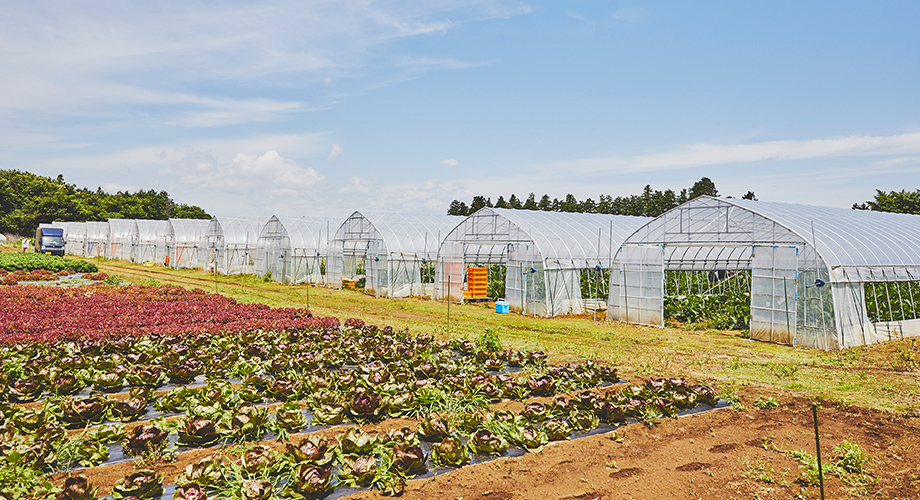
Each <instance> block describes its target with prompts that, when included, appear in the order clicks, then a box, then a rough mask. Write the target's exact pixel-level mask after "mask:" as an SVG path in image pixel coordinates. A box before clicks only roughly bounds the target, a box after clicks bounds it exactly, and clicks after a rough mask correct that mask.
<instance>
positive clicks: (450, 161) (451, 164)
mask: <svg viewBox="0 0 920 500" xmlns="http://www.w3.org/2000/svg"><path fill="white" fill-rule="evenodd" d="M459 164H460V162H459V161H457V160H455V159H453V158H448V159H447V160H444V161H442V162H441V165H447V166H448V167H456V166H457V165H459Z"/></svg>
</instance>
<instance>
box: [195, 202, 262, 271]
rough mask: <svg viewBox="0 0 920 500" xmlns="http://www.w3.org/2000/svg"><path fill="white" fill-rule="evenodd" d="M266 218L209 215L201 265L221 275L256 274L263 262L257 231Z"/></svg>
mask: <svg viewBox="0 0 920 500" xmlns="http://www.w3.org/2000/svg"><path fill="white" fill-rule="evenodd" d="M266 222H267V219H261V218H254V217H214V218H212V219H211V222H210V223H208V229H207V231H206V232H205V238H204V241H205V242H206V245H207V253H206V254H204V256H203V257H204V259H205V260H204V261H203V262H202V267H204V269H205V270H206V271H211V272H216V273H217V274H222V275H225V276H230V275H235V274H253V275H255V274H257V270H258V269H261V268H262V267H263V266H264V263H263V260H264V258H265V253H264V252H263V249H262V246H261V245H260V244H259V234H261V232H262V228H263V227H264V226H265V223H266Z"/></svg>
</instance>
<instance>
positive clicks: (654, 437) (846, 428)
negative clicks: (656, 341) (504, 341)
mask: <svg viewBox="0 0 920 500" xmlns="http://www.w3.org/2000/svg"><path fill="white" fill-rule="evenodd" d="M768 397H773V398H774V399H775V400H776V401H777V402H778V404H779V406H778V407H775V408H768V409H758V408H756V407H754V406H752V405H751V404H750V403H751V402H754V401H756V400H757V398H768ZM742 402H743V403H747V405H746V406H747V409H744V410H739V409H738V407H737V406H736V407H735V408H728V409H722V410H716V411H710V412H707V413H702V414H697V415H689V416H685V417H680V418H676V419H665V420H661V421H659V422H658V423H656V424H652V425H645V424H632V425H628V426H625V427H621V428H620V429H619V430H617V431H614V432H610V433H606V434H598V435H594V436H589V437H584V438H579V439H576V440H571V441H565V442H555V443H550V444H548V445H547V446H545V447H544V449H543V451H542V452H541V453H531V454H526V455H524V456H521V457H515V458H500V459H498V460H495V461H492V462H488V463H483V464H478V465H472V466H466V467H462V468H460V469H457V470H455V471H452V472H449V473H447V474H442V475H438V476H435V477H432V478H427V479H418V480H411V481H409V482H408V487H407V489H406V491H405V493H404V494H403V495H402V498H405V499H432V498H434V499H451V500H496V499H560V500H562V499H567V500H574V499H585V500H590V499H631V498H634V499H663V498H687V499H696V498H713V499H716V498H717V499H731V498H736V499H751V498H760V499H788V498H819V495H820V492H819V487H818V486H817V485H810V484H808V483H807V482H806V481H805V480H804V479H803V478H804V476H803V473H802V469H801V468H800V465H801V464H800V462H798V461H796V460H794V459H792V458H790V456H789V454H788V453H786V452H788V451H790V450H804V451H807V452H808V453H811V454H814V452H815V441H814V424H813V419H812V410H811V403H812V400H810V399H804V398H801V397H797V396H788V395H786V396H784V395H782V394H767V393H764V392H763V391H762V390H758V392H757V393H754V392H753V391H752V390H750V389H748V393H744V391H742ZM507 404H509V403H506V405H507ZM510 404H511V405H514V404H516V403H510ZM821 404H822V407H821V408H820V409H819V411H818V420H819V425H820V437H821V452H822V459H823V461H824V464H825V465H826V464H828V463H831V462H833V461H834V460H835V455H837V453H835V451H834V447H835V446H837V445H839V444H840V443H841V442H842V441H843V440H848V441H850V442H853V443H856V444H858V445H860V446H861V447H862V449H863V450H865V452H866V453H867V454H868V455H870V456H871V460H870V461H869V462H868V463H867V464H866V465H865V468H864V469H865V474H864V475H862V476H860V475H858V474H847V475H846V478H847V480H848V481H849V482H850V483H852V484H846V483H845V482H844V481H843V480H842V479H841V478H839V477H836V476H833V475H831V476H826V477H825V483H824V487H825V494H826V498H883V499H896V498H897V499H906V498H920V420H918V419H917V418H908V417H905V416H898V415H893V414H890V413H886V412H882V411H878V410H871V409H865V408H858V407H854V406H844V405H841V404H839V403H833V402H827V401H825V402H822V403H821ZM403 426H410V427H414V426H415V422H414V421H412V420H405V419H397V420H392V421H386V422H384V423H382V424H378V425H376V426H374V425H369V426H365V430H367V431H368V432H373V431H377V432H386V430H387V429H390V428H400V427H403ZM340 431H341V429H336V428H333V429H328V430H326V431H323V433H325V434H327V435H329V436H330V437H331V436H332V435H334V434H336V433H338V432H340ZM292 438H293V439H296V438H297V436H292ZM265 444H271V445H272V446H275V447H276V448H278V449H279V451H280V449H281V448H282V447H283V445H282V444H281V443H278V442H267V443H265ZM217 451H219V450H218V449H216V448H210V449H202V450H195V451H191V452H186V453H182V454H180V455H179V456H178V457H177V460H176V461H175V462H172V463H163V462H160V463H157V464H154V466H153V467H154V468H155V469H157V470H159V471H160V472H161V473H163V474H164V476H165V478H166V483H167V484H171V483H172V482H173V481H174V478H175V476H176V475H178V474H181V472H182V471H183V470H184V468H185V466H186V465H187V464H189V463H192V462H195V461H197V460H200V459H201V458H204V457H205V456H208V455H210V454H212V453H215V452H217ZM147 465H148V466H149V465H150V464H147ZM133 468H134V464H132V463H123V464H116V465H111V466H105V467H96V468H93V469H89V470H84V471H82V473H83V474H84V475H86V476H87V477H88V479H89V480H90V482H91V483H92V484H94V485H96V486H98V487H99V488H100V491H99V492H100V493H101V494H102V493H104V494H108V493H109V492H110V491H111V488H112V485H113V484H114V483H115V481H116V480H118V479H120V478H121V477H124V476H125V475H127V474H130V473H131V472H132V470H133ZM63 477H64V475H57V476H55V479H56V480H57V482H62V481H63ZM857 480H859V481H858V482H862V483H865V484H864V485H862V486H859V485H853V484H858V482H857ZM380 497H381V495H380V493H379V492H377V491H365V492H361V493H357V494H354V495H352V496H350V497H348V498H353V499H371V498H380Z"/></svg>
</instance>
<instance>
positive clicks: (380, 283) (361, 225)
mask: <svg viewBox="0 0 920 500" xmlns="http://www.w3.org/2000/svg"><path fill="white" fill-rule="evenodd" d="M462 220H463V218H462V217H457V216H450V215H413V214H395V213H362V212H355V213H353V214H352V215H351V216H350V217H348V219H346V220H345V222H344V223H342V224H341V226H339V228H338V229H337V230H336V232H335V234H334V235H333V237H332V240H331V241H330V246H329V258H328V264H327V265H328V273H327V278H328V279H327V284H328V285H329V286H332V287H336V288H340V287H341V286H342V280H346V279H348V280H358V279H360V278H362V277H363V278H365V288H364V292H365V293H368V294H373V295H377V296H380V297H408V296H419V297H430V296H431V295H432V294H433V292H434V283H433V282H431V283H429V282H428V281H433V279H426V278H425V277H424V276H426V275H427V274H423V266H431V265H433V263H434V262H435V260H436V259H437V253H438V247H439V246H440V244H441V239H442V238H443V237H444V235H446V234H447V233H448V232H450V230H452V229H453V228H454V227H455V226H456V225H457V224H458V223H459V222H460V221H462ZM362 271H363V272H362Z"/></svg>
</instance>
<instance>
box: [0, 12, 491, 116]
mask: <svg viewBox="0 0 920 500" xmlns="http://www.w3.org/2000/svg"><path fill="white" fill-rule="evenodd" d="M508 11H509V9H507V8H504V7H503V6H502V5H501V0H493V1H488V0H487V1H478V0H466V1H460V2H440V1H432V2H424V3H422V4H419V3H415V2H405V3H402V2H390V3H386V4H378V3H375V2H365V1H359V0H354V1H342V2H311V3H309V4H306V5H305V4H303V3H301V2H294V1H280V2H273V3H271V4H269V5H263V4H257V5H256V4H253V5H250V4H227V3H220V4H215V3H211V2H194V1H193V2H178V1H176V2H169V1H166V2H158V3H155V4H144V5H139V6H138V5H135V6H132V7H131V8H126V7H120V6H118V5H115V4H93V3H90V4H80V5H76V4H66V3H64V4H60V3H54V4H53V5H47V2H43V1H37V2H29V3H22V4H17V5H16V6H9V8H7V9H5V10H4V16H2V18H0V46H3V47H4V50H3V51H0V72H2V73H3V74H4V75H7V77H6V78H3V79H0V116H2V115H3V114H8V113H11V112H16V113H43V114H52V115H57V114H60V113H65V114H66V113H73V114H80V115H84V116H85V115H94V116H97V117H99V118H100V119H102V118H103V115H105V114H107V113H113V112H114V113H116V114H120V115H125V114H127V113H149V110H145V109H143V107H144V106H162V105H170V106H174V109H171V110H170V109H167V110H166V111H164V110H157V112H159V113H169V114H171V115H170V116H167V117H165V118H164V119H163V120H162V121H163V123H164V124H173V125H176V124H178V125H183V126H193V127H214V126H223V125H228V124H237V123H244V122H246V121H265V120H271V119H275V118H276V117H278V116H279V115H284V114H288V113H296V112H304V111H309V110H312V109H316V108H317V107H322V106H324V105H327V104H328V102H329V100H330V96H331V94H328V92H331V91H332V88H330V87H329V86H328V85H322V82H332V81H336V82H338V83H339V85H341V84H342V82H347V81H360V80H364V79H368V78H374V79H379V80H381V81H387V80H390V79H393V73H400V72H405V71H411V72H413V73H417V72H419V71H423V70H427V69H459V68H465V67H470V66H471V65H474V64H471V63H468V62H465V61H461V60H455V59H450V58H442V57H431V56H423V55H416V56H412V57H406V56H396V57H391V56H390V55H389V54H388V53H387V47H388V46H389V44H390V43H391V42H392V41H394V40H398V39H402V38H410V37H419V36H427V35H431V34H435V33H444V32H446V31H448V30H450V29H453V28H454V27H456V26H458V25H461V24H464V23H466V22H475V21H480V20H484V19H490V18H495V17H499V16H501V15H503V14H507V13H508ZM369 67H373V71H367V68H369ZM397 80H398V78H397ZM215 83H216V84H218V85H214V84H215ZM312 84H316V86H315V87H310V88H311V89H312V91H311V92H310V93H308V94H306V95H304V94H302V93H301V94H300V95H299V96H298V99H297V100H291V101H283V100H277V99H266V98H264V97H263V95H264V92H265V91H266V90H267V89H274V90H279V89H280V90H282V91H283V90H285V89H295V88H302V87H304V86H305V85H307V86H311V85H312ZM339 85H337V86H339ZM360 87H364V88H366V87H367V85H366V84H365V83H362V84H361V85H360V86H359V88H360ZM321 89H326V90H325V91H320V90H321ZM342 91H343V89H338V90H336V92H342ZM345 91H346V92H347V90H345ZM126 105H127V106H135V107H139V108H137V109H131V108H126V107H125V106H126Z"/></svg>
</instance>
